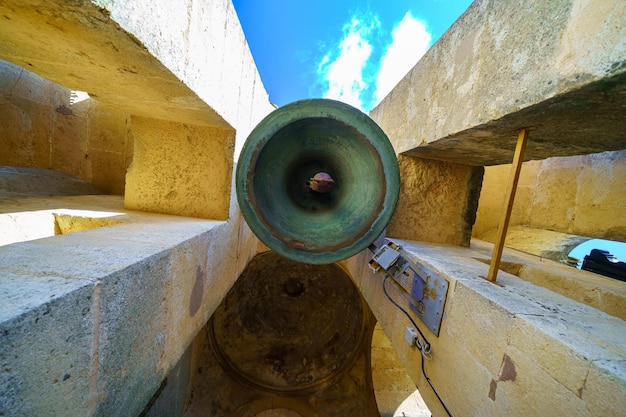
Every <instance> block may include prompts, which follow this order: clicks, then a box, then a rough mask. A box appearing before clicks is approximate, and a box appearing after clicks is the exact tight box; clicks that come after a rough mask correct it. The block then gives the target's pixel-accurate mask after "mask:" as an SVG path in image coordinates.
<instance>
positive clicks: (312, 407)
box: [187, 252, 378, 417]
mask: <svg viewBox="0 0 626 417" xmlns="http://www.w3.org/2000/svg"><path fill="white" fill-rule="evenodd" d="M374 323H375V320H374V318H373V315H372V313H371V312H370V311H369V308H368V307H367V305H366V304H365V302H364V301H363V300H362V298H361V296H360V294H359V291H358V290H357V288H356V287H355V286H354V284H353V282H352V280H351V279H350V276H349V275H348V274H347V272H346V271H345V270H344V269H343V268H342V267H340V266H339V265H337V264H330V265H311V264H304V263H299V262H295V261H291V260H288V259H285V258H283V257H281V256H279V255H277V254H275V253H273V252H265V253H261V254H259V255H257V256H255V257H254V258H253V259H252V260H251V261H250V263H249V264H248V266H247V267H246V269H245V270H244V272H243V273H242V274H241V275H240V276H239V278H238V280H237V282H236V283H235V284H234V285H233V287H232V288H231V289H230V291H229V292H228V294H227V295H226V297H225V298H224V300H223V301H222V303H221V304H220V306H219V307H218V308H217V309H216V311H215V313H214V314H213V316H212V317H211V319H210V320H209V323H208V324H207V326H206V327H205V329H203V331H202V332H201V334H200V336H199V338H201V339H202V347H201V352H200V353H199V355H198V374H197V375H196V376H195V383H194V387H193V390H192V401H191V402H190V405H189V407H188V409H187V415H190V416H192V415H201V414H202V413H205V412H208V411H211V412H214V413H216V415H224V416H235V415H236V416H238V417H240V416H250V417H256V416H269V415H272V416H273V415H278V416H288V417H295V416H301V417H324V416H329V415H338V412H339V413H340V415H342V416H354V417H363V416H372V417H374V416H376V417H377V416H378V413H377V409H376V401H375V398H374V390H373V387H372V384H371V373H370V354H371V352H370V346H371V335H372V329H373V326H374ZM277 413H278V414H277ZM294 413H296V414H294Z"/></svg>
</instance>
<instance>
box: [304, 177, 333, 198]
mask: <svg viewBox="0 0 626 417" xmlns="http://www.w3.org/2000/svg"><path fill="white" fill-rule="evenodd" d="M333 185H335V180H333V178H332V177H331V176H330V175H328V174H327V173H325V172H318V173H317V174H315V175H314V176H313V178H310V179H309V188H310V189H311V190H312V191H315V192H318V193H322V194H323V193H327V192H329V191H330V190H332V188H333Z"/></svg>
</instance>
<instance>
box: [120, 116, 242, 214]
mask: <svg viewBox="0 0 626 417" xmlns="http://www.w3.org/2000/svg"><path fill="white" fill-rule="evenodd" d="M131 130H132V134H133V138H134V143H135V151H134V156H133V158H134V160H133V163H132V164H131V166H130V168H129V170H128V173H127V176H126V194H125V198H124V204H125V206H126V207H127V208H129V209H132V210H144V211H151V212H157V213H165V214H177V215H180V216H189V217H201V218H205V219H216V220H223V219H226V218H227V217H228V209H229V199H230V187H231V175H232V170H233V162H232V161H233V148H234V142H235V135H234V132H233V131H232V130H230V129H222V128H215V127H206V126H192V125H184V124H180V123H173V122H165V121H161V120H154V119H144V118H135V117H133V118H132V128H131Z"/></svg>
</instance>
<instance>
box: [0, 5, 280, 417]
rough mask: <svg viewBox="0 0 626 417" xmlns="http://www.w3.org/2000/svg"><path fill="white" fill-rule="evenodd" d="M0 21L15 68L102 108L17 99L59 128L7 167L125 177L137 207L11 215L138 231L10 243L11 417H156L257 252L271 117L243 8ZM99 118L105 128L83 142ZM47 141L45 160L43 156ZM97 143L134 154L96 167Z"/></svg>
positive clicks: (75, 11) (35, 14) (123, 8)
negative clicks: (252, 210)
mask: <svg viewBox="0 0 626 417" xmlns="http://www.w3.org/2000/svg"><path fill="white" fill-rule="evenodd" d="M134 7H136V8H134ZM133 8H134V9H133ZM129 9H132V12H128V13H127V11H128V10H129ZM0 15H2V16H3V23H2V25H0V58H1V59H4V60H7V61H10V62H12V63H13V64H16V65H19V66H20V67H22V68H28V71H30V72H32V73H33V74H37V75H36V76H35V75H33V76H32V78H36V79H37V82H38V83H39V84H37V85H44V86H50V85H52V83H49V82H48V81H45V80H49V81H51V82H54V83H55V84H57V85H59V86H62V87H56V86H55V87H54V89H55V91H60V92H62V93H63V94H66V93H67V91H69V90H80V91H86V92H88V93H89V96H90V97H91V98H92V101H91V104H90V107H89V109H86V110H85V111H87V112H88V113H79V112H78V109H74V108H71V107H70V106H69V105H68V104H67V102H66V101H63V100H67V98H63V97H65V96H63V97H61V98H58V101H55V100H57V98H55V97H56V96H55V95H52V94H50V95H47V96H46V95H43V98H42V100H44V103H43V104H41V107H37V106H35V105H34V104H32V103H36V100H35V98H33V97H30V96H29V94H34V95H38V94H40V92H39V91H37V90H36V91H33V92H27V91H25V92H24V93H23V94H22V96H27V97H28V100H26V101H20V100H16V101H15V102H14V101H13V100H8V101H10V103H9V104H8V105H7V106H8V107H7V108H8V109H12V110H11V111H12V112H13V113H11V114H12V123H14V124H16V125H19V124H20V123H21V122H22V121H24V122H25V123H26V124H27V126H26V127H28V123H29V118H31V119H34V118H35V116H33V114H35V115H36V116H39V115H40V113H38V111H39V109H41V112H42V115H41V118H43V119H45V120H49V118H50V116H52V117H53V119H57V121H56V124H52V125H51V124H50V123H48V124H44V125H43V126H40V125H39V124H38V123H37V124H33V126H36V127H34V128H33V129H35V130H37V132H36V133H37V134H36V135H35V134H30V133H28V129H25V131H26V132H27V135H25V136H26V137H18V139H19V140H18V141H17V142H11V144H13V143H14V144H15V146H14V147H13V148H12V149H11V150H10V152H9V156H8V157H7V158H8V159H9V161H10V162H9V161H7V163H11V164H17V162H16V161H24V164H26V163H27V162H28V163H30V162H31V161H32V162H33V163H34V164H35V165H36V166H43V167H47V165H45V163H47V162H48V161H49V160H50V158H52V160H55V158H56V157H55V155H57V154H59V155H60V156H61V157H62V158H63V163H62V164H57V165H55V168H56V169H59V170H61V166H63V167H66V168H63V169H67V170H68V171H69V172H71V173H72V174H73V175H77V176H83V175H85V176H86V177H85V178H87V179H88V180H89V181H95V178H96V175H95V173H96V172H102V173H106V174H107V175H108V174H111V177H113V178H114V179H115V181H118V184H119V185H122V186H123V185H124V182H125V184H126V185H125V188H118V189H117V191H115V192H117V193H119V194H122V193H124V197H123V199H122V198H121V197H119V196H98V197H88V196H78V197H71V198H70V197H63V198H61V197H58V198H57V197H54V198H51V199H48V198H43V197H42V198H29V199H27V200H28V201H26V200H25V199H24V200H22V199H19V200H15V201H8V200H7V201H2V205H3V212H4V213H11V212H12V211H17V212H19V211H29V210H30V211H33V210H34V211H37V210H40V209H42V207H45V208H46V209H49V210H52V211H53V212H54V211H55V210H57V209H58V208H59V206H64V207H69V208H72V209H76V210H80V209H83V208H85V207H89V209H90V210H92V211H104V212H115V213H117V214H120V215H124V216H125V217H126V221H125V222H123V223H121V224H117V225H115V226H111V227H102V228H98V229H92V230H85V231H80V232H77V233H71V234H67V235H60V236H53V237H48V238H44V239H39V240H34V241H29V242H21V243H13V244H10V245H5V246H2V247H0V337H1V338H2V343H0V364H1V369H2V372H1V373H0V414H3V415H6V416H22V415H64V416H88V415H106V416H114V415H140V414H141V413H142V412H147V411H149V409H150V407H151V406H152V405H153V401H151V399H153V397H155V393H156V394H157V395H158V394H159V393H160V392H161V390H160V389H159V388H160V387H163V386H165V385H166V379H167V376H168V375H169V374H170V372H171V371H172V370H173V369H174V366H175V364H176V363H178V362H179V361H180V359H181V357H183V354H184V352H185V351H186V349H187V348H188V347H189V346H190V344H191V342H192V340H193V339H194V337H195V336H196V335H197V334H198V332H199V331H200V329H201V328H202V327H203V326H204V325H205V323H206V322H207V320H208V318H209V317H210V316H211V314H212V313H213V311H214V310H215V309H216V308H217V306H218V305H219V303H220V302H221V301H222V299H223V297H224V295H225V294H226V293H227V292H228V290H229V288H230V287H231V285H232V284H233V282H234V281H235V280H236V278H237V277H238V276H239V274H240V273H241V271H242V270H243V269H244V267H245V265H246V264H247V262H248V260H249V259H250V258H251V257H252V256H253V255H254V254H255V253H256V249H257V246H256V239H254V237H253V236H252V234H251V232H250V231H249V229H247V228H246V227H244V223H243V219H242V218H241V215H240V213H239V211H238V209H237V204H236V198H232V197H231V196H234V192H233V188H232V187H233V184H232V169H233V167H234V162H235V159H236V157H235V147H236V145H240V144H242V143H243V141H244V140H245V138H246V136H247V132H249V131H250V130H251V129H252V127H253V126H254V125H255V124H256V123H257V122H258V121H259V120H260V119H261V118H262V117H264V116H265V115H266V114H267V113H268V112H269V111H271V110H272V109H273V107H272V106H271V105H270V103H269V101H268V97H267V93H266V92H265V89H264V87H263V84H262V82H261V80H260V77H259V74H258V72H257V70H256V68H255V66H254V61H253V59H252V56H251V54H250V51H249V50H248V47H247V45H246V43H245V39H244V37H243V32H242V30H241V27H240V25H239V22H238V20H237V19H236V14H235V12H234V9H233V6H232V4H231V3H230V1H228V0H219V1H208V0H207V1H184V0H180V1H177V2H175V3H172V2H170V1H163V2H160V3H159V2H153V1H150V2H135V1H117V2H106V1H99V2H96V4H94V3H92V2H90V1H87V0H80V1H75V2H66V1H62V0H59V1H38V0H32V1H30V0H29V1H21V0H20V1H12V0H10V1H6V2H2V4H0ZM144 16H145V17H146V19H145V20H144V19H143V17H144ZM157 22H158V24H157ZM182 26H184V27H185V29H184V30H181V27H182ZM167 28H172V30H173V31H174V32H177V33H183V32H184V36H173V35H172V33H167ZM161 31H163V33H162V34H161V33H160V32H161ZM179 31H180V32H179ZM209 32H210V33H213V35H214V36H208V35H207V33H209ZM189 51H192V52H193V53H189ZM194 51H197V52H198V53H195V52H194ZM168 57H169V58H168ZM12 68H15V67H12ZM180 68H186V69H192V68H194V69H195V70H194V71H189V72H181V71H180ZM16 72H17V76H18V77H19V74H20V73H23V74H27V73H26V72H22V70H21V69H19V70H18V69H15V71H13V74H15V73H16ZM39 77H41V78H39ZM15 79H16V78H13V80H15ZM12 82H14V81H12ZM30 82H31V81H30V80H29V83H25V84H23V85H22V84H19V82H18V83H17V84H16V85H18V84H19V85H20V87H22V86H23V87H25V88H26V89H27V88H28V86H29V85H30V86H32V84H30ZM2 86H3V87H2V88H3V91H7V89H8V90H10V89H11V88H12V87H11V86H10V85H9V86H6V85H5V84H4V83H3V84H2ZM203 91H204V92H203ZM206 91H210V92H211V94H207V93H206ZM13 92H15V90H13ZM55 94H56V93H55ZM6 97H7V96H6V94H5V95H4V96H3V97H2V98H3V103H4V104H6V101H5V100H4V99H6ZM13 98H14V97H11V99H13ZM96 102H97V104H96V105H94V106H95V107H93V106H92V105H93V103H96ZM63 105H65V107H66V108H67V109H70V110H72V112H73V113H74V112H75V113H76V114H79V115H80V116H81V117H82V115H83V114H84V115H85V117H82V118H81V117H78V116H72V115H70V114H65V113H69V111H68V110H67V109H65V108H64V107H62V106H63ZM60 106H61V107H60ZM24 108H26V109H27V110H28V111H25V110H24ZM31 109H33V110H31ZM57 110H58V111H57ZM3 111H4V109H3ZM59 111H60V112H61V113H59ZM81 111H82V109H81ZM107 112H111V113H107ZM101 113H107V114H106V117H101ZM87 116H89V117H87ZM94 116H95V119H94ZM46 117H48V119H46ZM2 121H4V118H3V119H2ZM72 122H74V123H75V124H76V123H78V126H75V125H74V124H71V123H72ZM0 123H2V122H0ZM92 123H96V124H97V129H96V130H97V131H98V132H107V134H106V135H105V136H97V137H92V136H89V135H87V136H84V135H85V132H88V131H90V132H92V133H93V132H94V130H93V129H92ZM1 126H2V127H3V128H4V125H1ZM51 126H52V128H57V127H58V129H59V130H62V131H63V132H62V133H64V135H60V136H59V135H56V133H55V134H54V135H52V136H50V132H51V131H52V130H51ZM39 129H41V130H39ZM11 130H12V131H13V132H14V133H16V132H17V131H18V130H19V129H17V128H15V129H14V128H11ZM18 136H19V135H18ZM23 136H24V135H23ZM31 137H36V139H31ZM44 137H45V138H50V137H53V138H54V141H52V142H50V141H48V142H44V143H45V144H46V145H47V148H46V150H42V151H41V152H40V151H39V150H36V151H35V150H30V147H31V144H33V145H32V146H33V147H34V145H37V146H40V142H39V140H40V138H44ZM77 138H78V140H77ZM62 141H65V142H62ZM87 143H89V144H90V145H89V146H92V147H91V148H90V147H89V146H87ZM122 144H123V146H122ZM12 146H13V145H12ZM130 146H132V150H128V148H127V147H130ZM92 149H93V152H92V153H93V154H94V155H95V153H96V152H95V151H96V150H98V151H102V152H109V151H110V152H117V150H118V149H119V150H120V152H121V149H123V150H124V152H125V153H124V159H121V158H119V159H116V158H114V157H111V158H110V159H106V161H105V162H107V163H110V164H111V165H110V166H107V167H105V166H102V167H97V166H96V165H95V163H94V164H92V165H91V166H89V165H88V164H86V163H85V162H84V160H83V159H84V155H85V154H86V153H87V151H88V150H89V151H91V150H92ZM130 155H133V161H132V165H130V166H128V162H130V161H129V160H127V159H126V158H128V157H130ZM2 158H5V156H4V154H2ZM116 161H117V162H120V161H121V162H120V163H119V165H115V163H116ZM122 162H123V163H122ZM2 163H5V162H4V161H3V162H2ZM103 163H104V162H103ZM114 165H115V166H114ZM127 167H128V170H127V169H126V168H127ZM89 169H91V171H92V172H91V173H89ZM88 174H89V175H92V174H94V175H93V176H91V177H90V176H89V175H88ZM31 197H32V196H31ZM140 210H141V211H140ZM162 213H168V214H174V216H172V215H167V214H162ZM192 216H193V217H196V218H192ZM207 218H208V219H207ZM174 371H175V372H176V370H174ZM155 398H156V397H155ZM184 400H185V399H184V398H181V399H180V401H181V403H182V402H184ZM181 403H177V404H178V405H179V404H181Z"/></svg>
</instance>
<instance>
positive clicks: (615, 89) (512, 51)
mask: <svg viewBox="0 0 626 417" xmlns="http://www.w3.org/2000/svg"><path fill="white" fill-rule="evenodd" d="M623 6H624V5H623V2H622V1H621V0H590V1H586V0H560V1H549V2H546V1H540V0H533V1H527V2H524V3H523V5H520V3H519V2H514V1H498V0H477V1H475V2H474V3H473V4H472V5H471V6H470V7H469V8H468V10H467V11H466V12H465V14H464V15H463V16H462V17H461V18H460V19H459V20H458V21H457V22H456V23H455V24H454V25H453V26H452V27H451V28H450V29H449V30H448V32H446V33H445V34H444V36H442V37H441V38H440V39H439V41H438V42H437V43H436V44H435V45H434V46H433V47H432V48H431V49H430V50H429V51H428V52H427V53H426V55H424V57H423V58H422V59H421V60H420V61H419V62H418V63H417V65H416V66H415V67H414V68H413V69H412V70H411V71H410V72H409V73H408V74H407V75H406V76H405V77H404V79H403V80H402V81H401V82H400V83H399V84H398V85H397V86H396V88H395V89H394V90H393V91H392V92H391V93H390V94H389V95H388V96H387V97H386V98H385V99H384V100H383V101H382V102H381V103H380V104H379V105H378V107H376V108H375V109H374V110H372V112H371V116H372V118H373V119H374V120H376V121H377V122H378V123H379V124H380V126H381V127H382V128H383V130H385V132H386V133H387V134H388V135H389V137H390V139H391V140H392V142H393V144H394V147H395V148H396V151H397V152H398V153H406V154H410V155H413V156H421V157H425V158H432V159H439V160H447V161H454V162H460V163H464V164H470V165H483V166H485V165H497V164H503V163H510V162H511V160H512V158H513V152H514V149H515V142H516V137H517V132H518V131H519V130H520V129H521V128H529V129H530V135H529V143H528V146H527V149H526V157H525V160H530V159H544V158H547V157H551V156H570V155H580V154H590V153H597V152H602V151H607V150H618V149H624V148H626V136H625V134H624V132H625V131H626V118H624V116H623V115H624V106H626V60H625V58H624V57H626V44H625V43H624V39H626V25H625V24H624V22H626V8H624V7H623Z"/></svg>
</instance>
